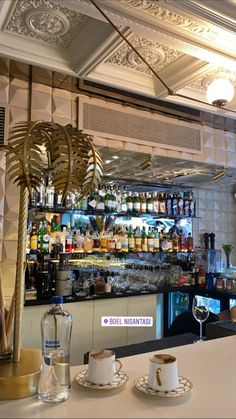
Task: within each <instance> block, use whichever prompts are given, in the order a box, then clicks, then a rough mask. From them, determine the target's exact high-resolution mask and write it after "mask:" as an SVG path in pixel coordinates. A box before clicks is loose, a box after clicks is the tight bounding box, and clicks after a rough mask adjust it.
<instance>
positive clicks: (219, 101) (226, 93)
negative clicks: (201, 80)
mask: <svg viewBox="0 0 236 419" xmlns="http://www.w3.org/2000/svg"><path fill="white" fill-rule="evenodd" d="M206 96H207V100H208V102H209V103H211V104H212V105H215V106H218V107H222V106H225V105H227V104H228V103H230V102H231V100H232V99H233V97H234V86H233V85H232V83H231V81H230V80H229V79H215V80H213V82H212V83H210V84H209V86H208V88H207V93H206Z"/></svg>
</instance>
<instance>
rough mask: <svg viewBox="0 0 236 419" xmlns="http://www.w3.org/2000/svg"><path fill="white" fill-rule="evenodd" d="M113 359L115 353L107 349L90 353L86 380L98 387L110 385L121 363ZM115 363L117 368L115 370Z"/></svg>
mask: <svg viewBox="0 0 236 419" xmlns="http://www.w3.org/2000/svg"><path fill="white" fill-rule="evenodd" d="M115 357H116V355H115V352H113V351H110V350H108V349H97V350H94V351H92V352H90V353H89V363H88V371H87V380H88V381H90V383H93V384H98V385H105V384H110V383H112V381H114V379H115V375H116V373H117V372H119V371H120V369H121V368H122V363H121V362H120V360H119V359H115ZM116 363H117V364H118V368H116Z"/></svg>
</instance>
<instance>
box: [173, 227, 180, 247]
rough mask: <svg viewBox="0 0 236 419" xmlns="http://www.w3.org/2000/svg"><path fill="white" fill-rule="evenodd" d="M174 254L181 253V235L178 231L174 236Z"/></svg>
mask: <svg viewBox="0 0 236 419" xmlns="http://www.w3.org/2000/svg"><path fill="white" fill-rule="evenodd" d="M172 244H173V252H179V235H178V233H177V232H176V231H174V232H173V234H172Z"/></svg>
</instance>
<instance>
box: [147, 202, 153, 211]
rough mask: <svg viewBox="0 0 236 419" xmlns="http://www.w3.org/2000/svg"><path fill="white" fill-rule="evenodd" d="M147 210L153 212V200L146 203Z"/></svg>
mask: <svg viewBox="0 0 236 419" xmlns="http://www.w3.org/2000/svg"><path fill="white" fill-rule="evenodd" d="M147 209H148V212H153V209H154V208H153V202H150V203H148V205H147Z"/></svg>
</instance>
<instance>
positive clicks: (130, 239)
mask: <svg viewBox="0 0 236 419" xmlns="http://www.w3.org/2000/svg"><path fill="white" fill-rule="evenodd" d="M128 247H129V252H133V251H134V249H135V241H134V233H133V229H132V227H131V226H130V227H129V231H128Z"/></svg>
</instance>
